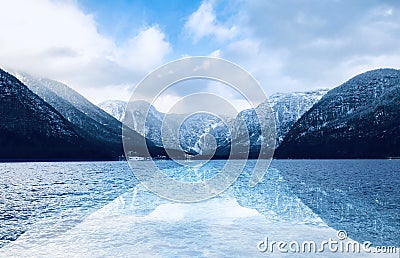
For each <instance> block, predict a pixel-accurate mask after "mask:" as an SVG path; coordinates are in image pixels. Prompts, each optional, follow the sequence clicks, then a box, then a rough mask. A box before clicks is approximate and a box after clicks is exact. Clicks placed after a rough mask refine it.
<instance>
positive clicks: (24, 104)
mask: <svg viewBox="0 0 400 258" xmlns="http://www.w3.org/2000/svg"><path fill="white" fill-rule="evenodd" d="M0 117H1V125H0V144H1V148H0V159H1V160H27V159H28V160H29V159H51V158H63V159H67V158H73V159H85V158H88V157H90V156H92V155H93V156H94V154H95V153H96V154H99V153H98V152H96V148H95V146H94V144H93V142H91V141H87V140H86V139H85V138H84V137H82V135H80V134H79V132H77V130H76V128H75V126H74V125H73V124H71V123H70V122H69V121H67V120H66V119H65V118H64V117H63V116H62V115H61V114H60V113H59V112H58V111H57V110H56V109H54V108H53V107H52V106H51V105H50V104H48V103H46V102H45V101H44V100H43V99H41V98H40V97H39V96H37V95H36V94H34V93H33V92H32V91H31V90H29V89H28V88H27V87H26V86H25V85H23V84H22V83H21V82H20V81H19V80H18V79H17V78H15V77H14V76H12V75H11V74H9V73H7V72H4V71H3V70H1V69H0Z"/></svg>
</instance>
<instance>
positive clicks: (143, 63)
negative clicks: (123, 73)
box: [117, 27, 171, 72]
mask: <svg viewBox="0 0 400 258" xmlns="http://www.w3.org/2000/svg"><path fill="white" fill-rule="evenodd" d="M170 50H171V49H170V44H169V43H168V42H167V41H165V35H164V33H162V32H161V31H160V30H159V29H158V28H157V27H150V28H148V29H146V30H143V31H141V32H140V33H139V34H138V35H136V36H135V37H133V38H131V39H130V40H129V41H128V42H127V44H125V45H124V46H123V47H122V48H121V49H119V50H118V59H117V60H118V62H119V63H120V64H121V65H122V66H125V67H127V68H130V69H137V70H140V71H143V72H149V70H150V69H154V65H155V64H161V63H162V61H163V57H164V56H165V55H166V54H168V53H169V52H170Z"/></svg>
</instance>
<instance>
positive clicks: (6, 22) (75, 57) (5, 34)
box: [0, 0, 170, 102]
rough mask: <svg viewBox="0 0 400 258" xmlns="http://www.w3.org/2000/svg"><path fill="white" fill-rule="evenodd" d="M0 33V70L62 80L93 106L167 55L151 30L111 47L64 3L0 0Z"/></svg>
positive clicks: (74, 6)
mask: <svg viewBox="0 0 400 258" xmlns="http://www.w3.org/2000/svg"><path fill="white" fill-rule="evenodd" d="M0 28H1V32H0V67H2V68H4V69H13V70H20V71H24V72H27V73H31V74H34V75H38V76H44V77H48V78H51V79H56V80H60V81H63V82H65V83H67V84H69V85H70V86H71V87H73V88H75V89H76V90H78V91H79V92H83V93H85V92H87V93H91V94H90V95H88V94H86V95H85V96H86V97H88V98H89V99H90V100H92V101H94V102H98V101H101V100H104V99H103V97H102V96H104V95H105V94H103V93H101V91H102V90H103V89H104V91H105V92H106V91H109V89H110V87H111V86H110V85H114V86H112V87H113V88H114V89H115V92H118V91H120V90H124V89H125V88H126V85H127V84H134V83H136V82H137V81H139V80H140V79H141V78H142V77H143V76H144V75H145V74H146V73H148V72H149V71H150V70H151V69H154V68H156V67H157V66H159V65H160V64H162V63H163V59H164V58H165V55H167V54H168V53H169V52H170V44H169V42H168V41H167V40H166V37H165V34H164V33H163V32H162V31H161V30H160V29H159V28H158V26H156V25H155V26H152V27H147V28H142V29H140V30H139V31H138V33H137V35H132V36H131V38H130V39H129V40H127V41H126V42H122V43H121V44H120V45H117V44H116V43H115V41H114V39H112V38H108V37H107V36H104V35H102V34H100V33H99V32H98V30H97V24H96V21H95V19H94V17H93V16H92V15H90V14H85V13H84V12H83V11H82V10H81V9H80V8H79V7H78V5H77V3H76V2H75V1H68V0H65V1H51V0H30V1H24V0H13V1H4V2H2V5H1V8H0ZM107 87H108V88H107Z"/></svg>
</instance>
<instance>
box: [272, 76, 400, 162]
mask: <svg viewBox="0 0 400 258" xmlns="http://www.w3.org/2000/svg"><path fill="white" fill-rule="evenodd" d="M399 107H400V70H395V69H378V70H373V71H369V72H366V73H363V74H360V75H357V76H355V77H354V78H352V79H350V80H349V81H347V82H345V83H344V84H342V85H340V86H338V87H336V88H334V89H332V90H330V91H329V92H328V93H327V94H326V95H325V96H324V97H322V98H321V100H320V101H319V102H318V103H316V104H315V105H314V106H313V107H312V108H311V109H310V110H309V111H307V112H306V113H305V114H304V115H303V116H302V117H301V118H300V119H299V120H298V121H297V122H296V123H295V125H294V126H293V127H292V129H291V130H290V131H289V133H288V134H287V136H286V138H285V139H284V140H283V142H282V143H281V145H280V147H279V148H278V149H277V153H276V154H277V157H280V158H386V157H399V156H400V122H399V121H400V108H399Z"/></svg>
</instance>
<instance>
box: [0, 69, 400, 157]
mask: <svg viewBox="0 0 400 258" xmlns="http://www.w3.org/2000/svg"><path fill="white" fill-rule="evenodd" d="M129 105H130V106H129V107H130V108H129V110H131V111H132V112H130V115H129V119H131V120H130V122H129V123H128V124H129V127H124V126H123V124H122V123H121V121H122V120H123V119H124V114H125V110H126V107H127V103H126V102H123V101H115V100H110V101H106V102H103V103H100V104H99V107H100V108H99V107H98V106H96V105H94V104H92V103H91V102H89V101H88V100H87V99H85V98H84V97H83V96H81V95H80V94H79V93H77V92H76V91H74V90H72V89H71V88H69V87H68V86H67V85H65V84H62V83H60V82H57V81H53V80H49V79H44V78H37V77H33V76H30V75H28V74H24V73H14V75H12V74H10V73H7V72H5V71H3V70H1V69H0V116H1V124H0V144H1V146H2V148H0V160H3V161H4V160H10V161H13V160H49V159H50V160H111V159H118V158H120V157H121V156H123V155H124V152H123V148H122V137H127V138H128V139H129V140H130V141H129V142H130V143H131V144H130V146H125V147H126V148H128V149H129V150H132V151H130V154H131V155H133V156H147V155H151V156H153V157H166V156H167V150H169V153H172V155H174V156H175V157H180V158H184V157H185V156H186V155H187V154H191V155H197V156H198V157H201V156H207V155H213V157H214V158H227V157H228V155H229V152H230V150H231V148H232V147H233V146H234V147H235V149H236V150H239V152H238V153H236V154H235V155H237V156H236V157H239V158H245V157H242V156H241V154H240V153H241V152H242V149H243V150H244V149H246V148H249V152H250V157H251V158H257V157H258V155H259V154H260V153H259V152H260V146H261V143H263V144H265V145H266V146H267V148H269V149H271V148H272V147H273V146H274V145H275V147H278V148H277V149H276V151H275V157H277V158H390V157H400V152H399V150H400V71H399V70H394V69H378V70H373V71H369V72H366V73H363V74H360V75H358V76H356V77H354V78H352V79H350V80H349V81H348V82H346V83H344V84H342V85H340V86H338V87H336V88H334V89H332V90H330V91H328V90H326V89H321V90H314V91H308V92H295V93H278V94H274V95H272V96H271V97H270V99H269V103H261V104H260V105H259V106H258V107H256V108H255V109H249V110H243V111H242V112H240V114H239V115H238V117H236V118H227V117H225V118H224V120H225V121H226V123H224V122H223V121H222V120H221V119H220V118H218V117H215V116H212V115H210V114H201V113H200V114H196V115H193V116H190V117H189V118H186V119H184V118H185V117H186V115H178V114H168V115H166V114H163V113H161V112H159V111H157V110H156V109H155V108H154V107H153V106H151V105H150V104H149V103H147V102H144V101H138V102H135V103H130V104H129ZM268 105H270V106H271V107H272V110H273V113H271V112H269V111H268V110H269V108H268ZM147 110H149V111H150V112H149V114H148V117H147V119H146V116H145V115H146V114H145V113H146V111H147ZM257 113H258V114H260V115H261V117H268V116H269V115H271V117H270V119H266V120H265V121H273V120H274V119H272V116H274V118H275V122H276V140H275V143H274V142H270V141H268V139H274V137H275V136H273V137H272V138H271V137H269V136H266V135H261V128H270V127H271V126H272V124H262V123H265V121H260V120H259V119H258V117H257V115H256V114H257ZM163 120H165V123H164V128H162V126H163ZM178 121H184V122H183V124H182V125H181V126H180V124H179V123H178ZM179 126H180V127H179ZM122 130H124V135H122ZM269 133H270V132H269ZM162 136H164V137H163V138H164V141H163V140H162ZM246 139H248V140H249V141H250V144H249V143H248V141H247V140H246ZM146 146H147V147H146ZM214 150H215V153H214Z"/></svg>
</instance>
